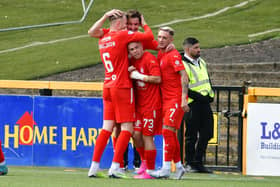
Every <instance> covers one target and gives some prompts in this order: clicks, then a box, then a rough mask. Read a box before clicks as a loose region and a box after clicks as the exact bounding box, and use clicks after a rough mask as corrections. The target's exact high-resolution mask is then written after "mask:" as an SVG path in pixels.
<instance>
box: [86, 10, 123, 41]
mask: <svg viewBox="0 0 280 187" xmlns="http://www.w3.org/2000/svg"><path fill="white" fill-rule="evenodd" d="M122 15H123V12H122V11H121V10H118V9H112V10H110V11H108V12H106V13H105V14H104V15H103V16H102V17H101V18H100V19H99V20H97V21H96V22H95V23H94V24H93V25H92V26H91V28H90V29H89V30H88V34H89V35H90V36H91V37H94V38H100V37H102V36H103V34H104V33H103V31H102V26H103V24H104V22H105V21H106V20H107V19H108V18H109V17H110V16H122Z"/></svg>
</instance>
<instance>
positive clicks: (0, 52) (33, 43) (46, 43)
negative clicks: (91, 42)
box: [0, 34, 89, 54]
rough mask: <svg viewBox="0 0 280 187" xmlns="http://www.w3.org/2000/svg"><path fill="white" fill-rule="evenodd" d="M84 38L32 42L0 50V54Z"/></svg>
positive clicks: (75, 37) (82, 36) (80, 36)
mask: <svg viewBox="0 0 280 187" xmlns="http://www.w3.org/2000/svg"><path fill="white" fill-rule="evenodd" d="M85 37H89V35H87V34H86V35H79V36H74V37H70V38H62V39H58V40H51V41H47V42H32V43H31V44H27V45H24V46H21V47H16V48H11V49H6V50H2V51H0V54H2V53H8V52H13V51H18V50H22V49H26V48H29V47H35V46H40V45H48V44H54V43H58V42H64V41H69V40H75V39H79V38H85Z"/></svg>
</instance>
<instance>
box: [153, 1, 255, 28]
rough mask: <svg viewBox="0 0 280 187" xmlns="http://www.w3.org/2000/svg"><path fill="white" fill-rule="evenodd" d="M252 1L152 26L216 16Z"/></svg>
mask: <svg viewBox="0 0 280 187" xmlns="http://www.w3.org/2000/svg"><path fill="white" fill-rule="evenodd" d="M253 1H256V0H249V1H244V2H241V3H239V4H237V5H234V6H228V7H225V8H223V9H221V10H218V11H216V12H213V13H209V14H205V15H203V16H198V17H192V18H187V19H177V20H173V21H170V22H167V23H162V24H159V25H154V26H152V27H163V26H167V25H172V24H175V23H181V22H187V21H193V20H198V19H204V18H209V17H213V16H216V15H219V14H221V13H223V12H226V11H228V10H230V9H233V8H240V7H242V6H245V5H247V4H248V3H250V2H253Z"/></svg>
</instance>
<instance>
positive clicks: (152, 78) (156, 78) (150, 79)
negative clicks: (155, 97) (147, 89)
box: [144, 75, 161, 84]
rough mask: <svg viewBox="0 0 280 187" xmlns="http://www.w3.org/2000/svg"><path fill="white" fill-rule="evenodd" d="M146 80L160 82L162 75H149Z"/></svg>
mask: <svg viewBox="0 0 280 187" xmlns="http://www.w3.org/2000/svg"><path fill="white" fill-rule="evenodd" d="M144 82H148V83H153V84H160V83H161V77H160V76H152V75H150V76H147V77H145V78H144Z"/></svg>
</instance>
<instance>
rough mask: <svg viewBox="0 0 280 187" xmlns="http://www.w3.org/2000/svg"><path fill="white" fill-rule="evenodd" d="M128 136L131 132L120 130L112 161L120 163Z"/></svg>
mask: <svg viewBox="0 0 280 187" xmlns="http://www.w3.org/2000/svg"><path fill="white" fill-rule="evenodd" d="M130 137H131V133H130V132H129V131H121V133H120V135H119V137H118V141H117V144H116V149H115V153H114V158H113V162H117V163H121V162H122V161H123V155H124V152H125V150H126V148H127V145H128V142H129V140H130Z"/></svg>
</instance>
